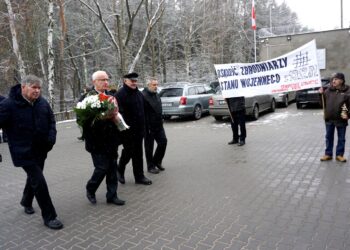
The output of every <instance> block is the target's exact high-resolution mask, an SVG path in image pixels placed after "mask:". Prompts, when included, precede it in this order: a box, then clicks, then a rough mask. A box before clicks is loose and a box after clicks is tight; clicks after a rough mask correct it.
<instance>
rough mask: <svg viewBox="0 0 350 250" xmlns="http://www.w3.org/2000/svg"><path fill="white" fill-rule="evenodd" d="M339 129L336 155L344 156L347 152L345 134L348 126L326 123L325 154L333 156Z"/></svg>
mask: <svg viewBox="0 0 350 250" xmlns="http://www.w3.org/2000/svg"><path fill="white" fill-rule="evenodd" d="M335 128H337V133H338V143H337V148H336V150H335V151H336V152H335V153H336V155H337V156H338V155H340V156H343V155H344V150H345V133H346V126H335V125H334V124H333V123H329V124H328V123H326V150H325V154H326V155H329V156H332V155H333V145H334V132H335Z"/></svg>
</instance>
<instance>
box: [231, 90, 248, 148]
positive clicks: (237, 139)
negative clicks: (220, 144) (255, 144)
mask: <svg viewBox="0 0 350 250" xmlns="http://www.w3.org/2000/svg"><path fill="white" fill-rule="evenodd" d="M226 101H227V105H228V108H229V110H230V115H231V128H232V133H233V137H232V141H230V142H229V143H228V144H229V145H232V144H237V145H238V146H243V145H244V144H245V138H246V137H247V132H246V128H245V99H244V97H243V96H240V97H233V98H227V99H226ZM238 127H239V131H240V134H239V133H238Z"/></svg>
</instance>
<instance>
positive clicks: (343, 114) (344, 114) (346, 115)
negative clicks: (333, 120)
mask: <svg viewBox="0 0 350 250" xmlns="http://www.w3.org/2000/svg"><path fill="white" fill-rule="evenodd" d="M340 116H341V118H342V119H344V120H348V119H349V117H348V114H346V113H343V112H342V113H341V115H340Z"/></svg>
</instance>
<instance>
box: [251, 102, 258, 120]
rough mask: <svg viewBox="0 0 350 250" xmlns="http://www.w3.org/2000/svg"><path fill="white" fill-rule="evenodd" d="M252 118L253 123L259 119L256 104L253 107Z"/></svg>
mask: <svg viewBox="0 0 350 250" xmlns="http://www.w3.org/2000/svg"><path fill="white" fill-rule="evenodd" d="M252 118H253V120H255V121H256V120H258V119H259V106H258V104H255V105H254V108H253V114H252Z"/></svg>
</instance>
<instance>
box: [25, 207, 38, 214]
mask: <svg viewBox="0 0 350 250" xmlns="http://www.w3.org/2000/svg"><path fill="white" fill-rule="evenodd" d="M24 212H25V213H26V214H34V213H35V211H34V208H33V207H24Z"/></svg>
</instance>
